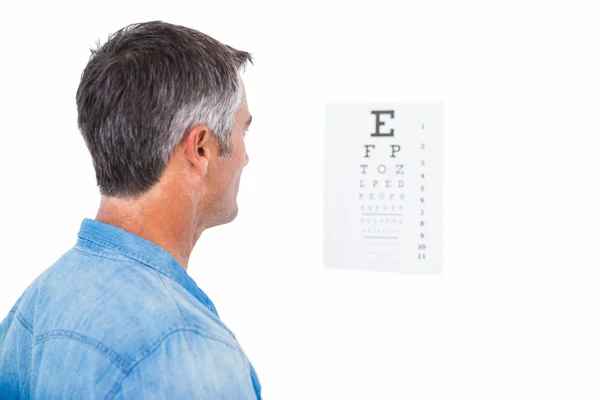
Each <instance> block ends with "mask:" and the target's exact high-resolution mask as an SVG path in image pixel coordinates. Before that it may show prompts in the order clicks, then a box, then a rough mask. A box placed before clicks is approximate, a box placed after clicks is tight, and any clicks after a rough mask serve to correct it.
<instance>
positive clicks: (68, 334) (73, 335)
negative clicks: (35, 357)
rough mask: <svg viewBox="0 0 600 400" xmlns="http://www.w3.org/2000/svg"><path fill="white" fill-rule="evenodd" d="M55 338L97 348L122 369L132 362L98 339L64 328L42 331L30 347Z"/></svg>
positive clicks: (128, 366) (127, 367)
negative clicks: (71, 340)
mask: <svg viewBox="0 0 600 400" xmlns="http://www.w3.org/2000/svg"><path fill="white" fill-rule="evenodd" d="M55 338H63V339H73V340H76V341H78V342H81V343H84V344H87V345H89V346H90V347H92V348H93V349H95V350H97V351H98V352H99V353H100V354H102V355H103V356H104V357H106V358H107V359H108V360H109V361H110V362H111V363H113V364H114V365H116V366H117V367H118V368H120V369H121V370H122V371H127V370H128V369H129V368H130V366H131V364H132V361H129V360H127V359H126V358H125V357H123V356H122V355H121V354H119V353H118V352H116V351H115V350H113V349H111V348H109V347H108V346H106V345H104V344H103V343H101V342H99V341H98V340H96V339H93V338H91V337H89V336H86V335H82V334H80V333H77V332H73V331H68V330H64V329H58V330H55V331H50V332H47V333H44V334H43V335H39V336H37V337H36V340H35V342H34V343H33V344H32V345H31V347H32V348H33V347H34V346H37V345H38V344H41V343H43V342H46V341H48V340H50V339H55Z"/></svg>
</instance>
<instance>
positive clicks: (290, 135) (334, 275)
mask: <svg viewBox="0 0 600 400" xmlns="http://www.w3.org/2000/svg"><path fill="white" fill-rule="evenodd" d="M593 3H594V2H592V1H589V2H583V1H570V2H568V3H567V2H566V1H563V2H560V1H554V2H541V1H523V0H519V1H502V2H500V1H497V2H490V1H453V2H444V1H438V2H434V1H410V2H405V1H389V2H383V1H377V0H372V1H368V2H363V3H361V5H352V3H351V2H348V1H340V2H333V1H319V2H307V1H303V2H297V3H293V4H292V3H288V2H283V1H278V2H275V1H273V2H271V3H267V2H257V1H239V2H236V3H232V2H227V3H226V2H221V1H212V2H203V1H193V2H192V1H190V2H179V1H161V2H148V1H144V2H138V3H136V4H134V3H133V2H128V1H114V2H99V1H98V2H93V3H85V2H79V3H73V4H69V3H66V2H60V1H59V2H56V1H53V2H45V1H34V2H31V1H27V2H8V1H6V2H3V3H2V5H1V6H0V9H1V13H2V24H1V25H0V57H1V63H0V68H1V71H0V88H1V89H0V92H1V93H0V99H1V100H0V101H1V102H2V103H1V106H2V107H1V108H0V110H1V117H2V118H1V121H2V122H1V123H2V125H1V126H2V135H1V138H2V145H1V146H0V173H1V186H0V187H1V190H2V193H1V197H0V198H1V202H2V203H1V207H0V213H1V214H0V221H1V222H0V224H1V225H0V226H1V228H0V235H1V238H0V239H1V241H0V243H1V246H2V247H1V253H0V255H1V262H0V313H1V314H2V316H4V315H5V314H6V313H7V312H8V310H9V309H10V307H11V306H12V304H13V303H14V302H15V301H16V300H17V298H18V296H19V295H20V293H22V291H23V290H24V289H25V288H26V287H27V285H28V284H29V283H30V282H31V281H32V280H33V279H34V278H35V277H36V276H37V275H38V274H40V273H41V272H42V271H43V270H44V269H45V268H47V267H48V266H50V265H51V264H52V263H53V262H54V261H55V260H56V259H57V258H58V257H60V255H62V254H63V253H64V252H65V251H67V250H68V249H69V248H70V247H71V246H73V245H74V244H75V241H76V239H77V236H76V235H77V232H78V230H79V226H80V223H81V220H82V219H83V218H84V217H89V218H94V217H95V215H96V210H97V207H98V205H99V195H98V191H97V188H96V186H95V179H94V172H93V168H92V163H91V158H90V156H89V153H88V152H87V149H86V148H85V144H84V142H83V139H82V138H81V136H80V135H79V133H78V131H77V127H76V108H75V91H76V89H77V85H78V80H79V77H80V74H81V71H82V70H83V68H84V66H85V64H86V62H87V59H88V56H89V50H88V49H89V48H90V47H93V46H94V43H95V42H96V41H97V40H101V42H102V43H104V41H105V40H106V38H107V34H108V33H109V32H112V31H114V30H116V29H118V28H121V27H122V26H124V25H127V24H129V23H132V22H140V21H147V20H151V19H161V20H164V21H167V22H172V23H178V24H183V25H188V26H190V27H193V28H195V29H198V30H201V31H203V32H205V33H208V34H210V35H211V36H214V37H215V38H217V39H219V40H221V41H223V42H224V43H227V44H229V45H231V46H234V47H237V48H240V49H243V50H247V51H250V52H251V53H253V54H254V56H255V65H254V66H250V68H249V69H248V71H247V73H246V74H245V80H246V85H247V91H248V101H249V104H250V110H251V112H252V114H253V115H254V122H253V124H252V127H251V129H250V133H249V134H248V136H247V147H248V152H249V156H250V163H249V165H248V166H247V167H246V169H245V172H244V175H243V179H242V185H241V188H240V193H239V205H240V213H239V216H238V218H237V219H236V220H235V221H234V222H233V223H231V224H228V225H224V226H221V227H218V228H214V229H212V230H209V231H207V232H206V233H205V234H204V235H203V237H202V238H201V239H200V241H199V242H198V244H197V246H196V249H195V251H194V253H193V254H192V258H191V260H190V269H189V272H190V274H191V275H192V277H193V278H194V279H195V280H196V281H197V283H198V285H199V286H200V287H201V288H202V289H203V290H205V291H206V292H207V294H208V295H209V296H210V297H211V298H212V299H213V301H214V302H215V304H216V306H217V309H218V310H219V312H220V314H221V316H222V318H223V320H224V321H225V323H226V324H228V326H229V327H230V328H231V329H232V330H233V331H234V332H235V333H236V335H237V337H238V338H239V340H240V343H241V344H242V346H243V347H244V349H245V350H246V352H247V354H248V356H249V357H250V359H251V361H252V362H253V364H254V365H255V367H256V369H257V372H258V374H259V377H260V379H261V382H262V384H263V388H264V398H265V399H378V400H379V399H450V398H457V399H517V398H518V399H542V398H553V399H554V398H556V399H597V398H599V397H600V386H599V385H598V375H599V374H600V361H599V360H600V340H599V339H598V338H599V337H600V325H598V323H597V321H598V309H599V305H600V288H599V286H600V285H599V284H600V268H599V267H600V256H599V255H598V247H600V246H599V238H600V232H599V230H598V226H599V222H600V212H599V207H600V195H599V191H598V177H597V174H598V173H599V172H600V162H599V157H598V150H599V149H598V145H599V144H600V141H599V140H598V135H599V134H600V122H599V119H598V115H599V110H600V97H599V93H600V74H599V73H598V71H600V62H599V58H598V38H599V37H600V25H599V24H598V17H599V14H598V12H597V11H596V9H595V8H593V7H592V5H593ZM354 101H356V102H374V101H382V102H385V101H398V102H401V101H443V102H444V120H445V127H444V136H445V141H444V147H445V171H444V190H443V192H444V212H443V215H444V224H443V225H444V250H443V254H444V257H445V258H444V265H443V270H442V274H441V275H434V276H419V275H400V274H393V273H374V272H368V271H344V270H326V269H324V268H323V265H322V250H323V248H322V240H323V232H322V225H321V221H322V211H323V209H322V208H323V207H322V205H323V200H322V178H323V168H322V165H323V163H322V159H323V148H322V143H323V140H322V139H323V136H322V135H323V110H324V107H323V105H324V103H327V102H354Z"/></svg>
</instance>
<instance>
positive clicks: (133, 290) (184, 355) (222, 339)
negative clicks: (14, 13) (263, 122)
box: [0, 21, 261, 400]
mask: <svg viewBox="0 0 600 400" xmlns="http://www.w3.org/2000/svg"><path fill="white" fill-rule="evenodd" d="M247 62H250V63H252V57H251V55H250V54H249V53H247V52H244V51H239V50H236V49H234V48H232V47H229V46H227V45H224V44H222V43H220V42H218V41H217V40H215V39H213V38H211V37H209V36H207V35H205V34H202V33H200V32H198V31H195V30H192V29H189V28H186V27H183V26H178V25H172V24H167V23H164V22H160V21H154V22H148V23H140V24H133V25H130V26H127V27H125V28H123V29H121V30H120V31H118V32H116V33H115V34H113V35H111V36H110V37H109V40H108V41H107V42H106V43H105V44H104V45H103V46H101V47H99V48H97V49H96V50H93V51H92V55H91V57H90V60H89V62H88V64H87V66H86V68H85V70H84V71H83V74H82V77H81V82H80V85H79V88H78V90H77V96H76V100H77V110H78V126H79V129H80V131H81V134H82V135H83V137H84V139H85V143H86V146H87V148H88V149H89V151H90V153H91V156H92V161H93V165H94V169H95V173H96V180H97V184H98V187H99V189H100V194H101V202H100V208H99V210H98V213H97V215H96V218H95V220H92V219H88V218H85V219H84V220H83V222H82V223H81V228H80V231H79V234H78V238H77V242H76V244H75V246H74V247H73V248H72V249H70V250H69V251H68V252H66V253H65V254H64V255H63V256H62V257H61V258H60V259H59V260H58V261H57V262H56V263H55V264H54V265H52V266H51V267H50V268H48V269H47V270H45V271H44V272H43V273H42V274H41V275H40V276H39V277H38V278H37V279H36V280H35V281H34V282H33V283H32V284H31V285H30V286H29V287H28V288H27V290H26V291H25V292H24V293H23V294H22V295H21V297H20V298H19V299H18V301H17V303H16V304H15V306H14V307H13V308H12V309H11V310H10V312H9V314H8V316H7V317H6V318H5V319H4V321H3V322H2V324H1V325H0V398H1V399H17V398H21V399H28V398H36V399H68V398H86V399H87V398H98V399H100V398H101V399H132V398H143V399H155V398H156V399H165V398H168V399H228V400H229V399H236V400H239V399H260V398H261V395H260V383H259V380H258V378H257V376H256V373H255V370H254V368H253V367H252V365H251V363H250V361H249V360H248V359H247V357H246V355H245V353H244V351H243V350H242V348H241V347H240V345H239V343H238V342H237V340H236V338H235V336H234V335H233V333H232V332H231V331H230V330H229V329H228V328H227V327H226V326H225V325H224V324H223V322H222V321H221V320H220V318H219V316H218V314H217V311H216V310H215V307H214V305H213V303H212V302H211V301H210V299H209V298H208V297H207V296H206V295H205V294H204V293H203V292H202V290H200V288H199V287H198V286H197V285H196V284H195V282H194V281H193V280H192V278H191V277H190V276H189V275H188V274H187V272H186V271H187V267H188V260H189V257H190V253H191V252H192V249H193V247H194V245H195V243H196V242H197V240H198V239H199V238H200V235H201V234H202V232H203V231H204V230H205V229H208V228H210V227H213V226H216V225H219V224H225V223H228V222H231V221H233V220H234V219H235V217H236V215H237V211H238V208H237V203H236V196H237V192H238V187H239V184H240V176H241V173H242V169H243V168H244V166H245V165H246V164H247V163H248V156H247V154H246V150H245V146H244V136H245V134H246V131H247V129H248V126H249V125H250V121H251V119H252V117H251V116H250V113H249V111H248V104H247V102H246V94H245V89H244V84H243V82H242V79H241V71H242V69H243V68H245V66H246V63H247Z"/></svg>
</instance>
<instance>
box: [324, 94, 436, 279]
mask: <svg viewBox="0 0 600 400" xmlns="http://www.w3.org/2000/svg"><path fill="white" fill-rule="evenodd" d="M443 118H444V106H443V103H442V102H414V103H412V102H406V103H373V104H352V103H348V104H328V105H326V107H325V205H324V206H325V208H324V212H325V215H324V217H325V218H324V222H325V243H324V244H325V267H326V268H346V269H369V270H376V271H395V272H401V273H439V272H441V267H442V182H443V164H444V163H443V122H444V121H443Z"/></svg>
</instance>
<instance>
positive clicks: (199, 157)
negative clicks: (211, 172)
mask: <svg viewBox="0 0 600 400" xmlns="http://www.w3.org/2000/svg"><path fill="white" fill-rule="evenodd" d="M212 142H213V139H212V134H211V132H210V130H209V129H208V127H207V126H206V125H198V126H195V127H194V128H192V130H190V132H189V133H188V135H187V138H186V141H185V154H186V156H187V159H188V160H189V162H191V163H192V164H193V166H194V168H196V169H197V170H198V172H199V173H200V174H201V175H202V176H204V175H206V174H207V173H208V164H209V161H210V158H211V157H213V156H214V154H213V147H212V146H213V143H212Z"/></svg>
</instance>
